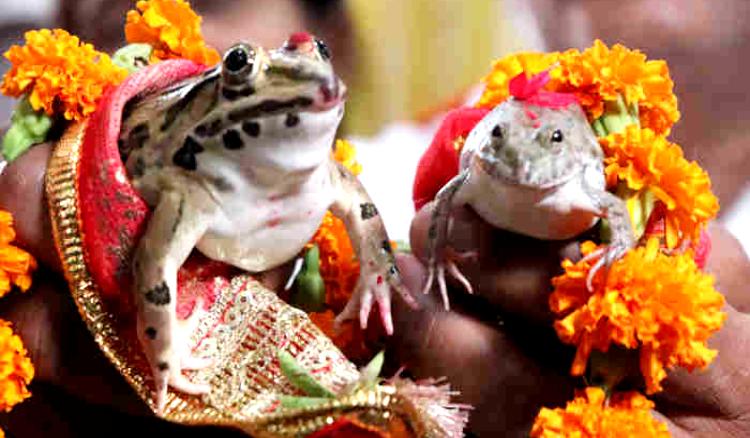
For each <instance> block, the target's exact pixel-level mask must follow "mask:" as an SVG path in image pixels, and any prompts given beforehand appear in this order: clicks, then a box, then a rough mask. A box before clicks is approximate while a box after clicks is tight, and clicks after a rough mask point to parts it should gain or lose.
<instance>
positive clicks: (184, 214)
mask: <svg viewBox="0 0 750 438" xmlns="http://www.w3.org/2000/svg"><path fill="white" fill-rule="evenodd" d="M329 57H330V53H329V51H328V48H327V47H326V46H325V44H324V43H323V42H321V41H320V40H317V39H315V38H313V37H312V36H310V35H308V34H305V33H300V34H294V35H292V37H290V39H289V40H288V41H287V43H286V44H285V45H284V46H282V47H281V48H279V49H276V50H270V51H267V50H264V49H263V48H261V47H257V46H252V45H248V44H244V43H242V44H237V45H235V46H234V47H232V48H230V49H229V50H228V51H227V52H226V53H225V54H224V57H223V61H222V63H220V64H219V65H217V66H216V67H214V68H211V69H209V70H207V71H206V72H204V73H203V74H202V75H201V76H199V77H197V78H193V79H190V80H187V81H184V82H181V83H178V84H177V85H175V86H172V87H170V88H169V89H166V90H163V91H161V92H158V93H154V94H151V95H147V96H141V97H139V98H138V99H137V100H136V101H135V102H134V103H133V104H132V105H131V106H130V108H129V109H127V111H126V114H125V116H124V119H123V125H122V129H121V135H120V138H119V141H120V149H121V154H122V155H123V157H125V159H126V167H127V170H128V174H129V177H130V178H131V181H132V183H133V185H134V186H135V188H136V189H137V190H138V191H139V193H140V194H141V195H142V196H143V198H144V199H145V200H146V202H147V203H148V204H149V205H150V206H152V208H153V215H152V217H151V218H150V220H149V222H148V226H147V228H146V231H145V234H144V236H143V238H142V240H141V241H140V242H139V244H138V247H137V249H136V252H135V255H134V262H133V266H134V267H133V270H134V279H135V282H134V284H135V285H134V289H135V291H134V292H135V298H136V303H137V309H138V334H139V337H140V340H141V343H142V345H143V349H144V350H145V352H146V356H147V358H148V360H149V362H150V365H151V367H152V371H153V374H154V379H155V383H156V395H157V408H158V410H159V411H161V410H162V409H163V406H164V403H165V398H166V392H167V387H168V386H171V387H173V388H175V389H177V390H180V391H183V392H186V393H191V394H201V393H205V392H206V391H208V389H209V388H207V387H204V386H202V385H197V384H194V383H192V382H190V381H189V380H188V379H187V378H186V377H185V376H184V375H183V373H182V370H184V369H195V368H200V367H204V366H207V365H208V364H207V362H206V361H205V360H197V359H195V358H193V357H191V355H190V352H189V351H186V350H187V348H186V347H187V342H186V339H185V337H186V336H187V333H188V332H189V330H188V329H187V327H189V326H190V325H191V324H192V323H193V322H194V321H190V319H191V318H193V319H194V316H191V318H189V320H188V321H180V320H178V319H177V315H176V288H177V270H178V269H179V268H180V266H181V265H182V263H183V262H184V261H185V259H186V258H187V257H188V255H189V254H190V253H191V251H193V248H197V249H198V250H199V251H200V252H201V253H203V254H204V255H206V256H208V257H209V258H211V259H214V260H219V261H222V262H226V263H228V264H231V265H234V266H236V267H239V268H241V269H243V270H246V271H249V272H261V271H266V270H268V269H271V268H274V267H277V266H279V265H281V264H284V263H286V262H287V261H289V260H292V259H294V258H295V257H297V256H298V254H299V253H300V251H301V250H302V249H303V247H304V246H305V244H306V243H307V242H308V241H309V240H310V238H311V237H312V236H313V234H314V233H315V231H316V230H317V229H318V227H319V226H320V224H321V221H322V219H323V216H324V214H325V213H326V211H327V210H329V209H331V210H332V211H333V213H334V214H335V215H337V216H338V217H340V218H342V219H343V221H344V222H345V224H346V228H347V231H348V233H349V236H350V237H351V239H352V243H353V245H354V247H355V250H356V253H357V256H358V257H359V260H360V262H361V263H360V265H361V272H360V277H359V283H358V285H357V287H356V290H355V292H354V295H353V296H352V298H351V300H350V301H349V303H348V304H347V306H346V307H345V309H344V311H343V312H342V314H341V315H339V316H338V321H342V320H345V319H354V318H359V320H360V324H361V325H362V326H363V327H364V326H366V324H367V320H368V317H369V314H370V310H371V308H372V305H373V303H374V302H375V303H377V305H378V307H379V311H380V315H381V319H382V322H383V325H384V327H385V329H386V331H387V332H388V333H389V334H390V333H392V332H393V324H392V322H391V310H390V306H391V288H393V289H395V290H396V291H398V292H399V294H400V295H401V296H402V297H403V298H404V299H405V300H406V301H407V302H409V303H410V304H413V303H414V302H413V298H411V296H410V295H409V293H408V291H407V290H406V289H405V287H404V286H403V284H402V282H401V279H400V276H399V271H398V269H397V267H396V265H395V263H394V255H393V252H392V250H391V245H390V242H389V239H388V236H387V235H386V231H385V228H384V225H383V221H382V219H381V218H380V216H379V214H378V210H377V208H376V207H375V205H373V203H372V201H371V199H370V197H369V196H368V195H367V193H366V192H365V190H364V188H363V187H362V186H361V185H360V183H359V182H358V180H357V179H356V177H354V176H353V175H352V174H351V173H350V172H349V171H348V170H347V169H346V168H344V167H343V166H342V165H340V164H339V163H337V162H336V161H335V160H333V159H332V154H331V147H332V144H333V140H334V136H335V134H336V130H337V128H338V125H339V122H340V121H341V118H342V116H343V113H344V99H345V87H344V84H343V83H342V82H341V80H340V79H339V78H338V76H337V75H336V74H335V73H334V70H333V67H332V65H331V62H330V60H329ZM197 313H198V312H194V315H195V314H197Z"/></svg>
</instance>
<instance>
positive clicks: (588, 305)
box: [550, 239, 726, 394]
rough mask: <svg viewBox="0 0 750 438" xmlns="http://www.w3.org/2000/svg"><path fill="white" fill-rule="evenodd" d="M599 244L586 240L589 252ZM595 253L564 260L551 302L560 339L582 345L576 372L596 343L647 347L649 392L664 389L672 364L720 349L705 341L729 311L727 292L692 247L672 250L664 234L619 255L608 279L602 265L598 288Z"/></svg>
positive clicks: (690, 365)
mask: <svg viewBox="0 0 750 438" xmlns="http://www.w3.org/2000/svg"><path fill="white" fill-rule="evenodd" d="M595 249H596V246H595V245H594V244H593V243H592V242H587V243H585V244H584V245H583V246H582V248H581V250H582V253H583V254H584V255H587V254H590V253H591V252H593V251H594V250H595ZM592 264H593V262H592V261H581V262H578V263H573V262H571V261H568V260H566V261H565V262H563V268H564V269H565V273H564V274H562V275H560V276H558V277H555V278H554V279H553V280H552V284H553V286H554V288H555V290H554V292H553V293H552V295H551V296H550V308H551V309H552V311H553V312H554V313H556V314H558V315H561V316H562V319H560V320H558V321H556V322H555V330H556V331H557V334H558V336H559V337H560V339H561V340H562V341H563V342H565V343H568V344H573V345H576V346H577V347H578V350H577V352H576V357H575V359H574V361H573V366H572V369H571V373H572V374H574V375H581V374H583V372H584V371H585V369H586V365H587V362H588V357H589V354H590V353H591V350H592V349H594V348H595V349H597V350H600V351H603V352H606V351H607V350H608V349H609V347H610V345H611V344H612V343H615V344H617V345H621V346H623V347H625V348H630V349H633V348H640V368H641V373H642V374H643V377H644V379H645V382H646V388H647V392H648V393H649V394H653V393H655V392H657V391H660V390H661V385H660V382H661V381H662V380H663V379H664V377H666V371H665V368H672V367H677V366H680V367H684V368H687V369H688V370H693V369H694V368H704V367H706V366H707V365H708V364H709V363H711V361H712V360H713V358H714V357H715V356H716V351H715V350H711V349H709V348H708V347H707V346H706V342H707V340H708V338H709V337H710V336H711V335H712V334H713V333H714V332H716V331H717V330H719V328H721V326H722V324H723V322H724V319H725V317H726V315H725V314H724V313H723V312H722V311H721V308H722V306H723V304H724V298H723V296H722V295H721V294H720V293H718V292H717V291H716V290H715V289H714V287H713V278H712V277H711V276H709V275H706V274H704V273H702V272H701V271H700V270H699V269H698V267H697V266H696V265H695V262H694V261H693V258H692V254H690V253H689V252H688V253H684V254H680V255H676V256H667V255H665V254H663V253H661V251H660V249H659V242H658V240H657V239H651V240H649V242H648V244H647V245H646V246H645V247H641V248H636V249H634V250H631V251H630V252H628V253H627V254H626V255H625V256H624V257H623V258H622V259H621V260H619V261H617V262H615V263H614V264H613V265H612V266H611V268H610V270H609V272H608V274H607V276H606V283H605V282H604V273H603V271H600V272H599V273H597V276H596V278H595V280H594V291H593V292H589V291H588V289H587V288H586V277H587V275H588V272H589V269H590V268H591V265H592Z"/></svg>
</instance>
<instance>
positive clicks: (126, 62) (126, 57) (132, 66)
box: [112, 43, 153, 73]
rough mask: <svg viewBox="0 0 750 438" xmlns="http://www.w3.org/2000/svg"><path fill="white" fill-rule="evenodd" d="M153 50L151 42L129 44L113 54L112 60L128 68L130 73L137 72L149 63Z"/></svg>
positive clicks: (119, 65)
mask: <svg viewBox="0 0 750 438" xmlns="http://www.w3.org/2000/svg"><path fill="white" fill-rule="evenodd" d="M152 51H153V47H151V45H150V44H140V43H137V44H128V45H127V46H125V47H122V48H120V49H119V50H117V51H116V52H115V53H114V55H112V62H113V63H114V64H115V65H117V66H118V67H122V68H124V69H126V70H127V71H128V73H135V72H137V71H138V70H140V69H142V68H143V67H145V66H147V65H148V60H149V58H151V52H152Z"/></svg>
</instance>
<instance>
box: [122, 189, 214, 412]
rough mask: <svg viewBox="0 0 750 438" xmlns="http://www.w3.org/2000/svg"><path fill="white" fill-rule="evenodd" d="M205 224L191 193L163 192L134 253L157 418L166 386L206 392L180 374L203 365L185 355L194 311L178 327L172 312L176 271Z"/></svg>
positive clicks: (203, 206)
mask: <svg viewBox="0 0 750 438" xmlns="http://www.w3.org/2000/svg"><path fill="white" fill-rule="evenodd" d="M198 205H200V207H198ZM209 220H210V216H209V214H208V213H207V211H206V204H205V203H204V202H202V201H201V202H200V203H199V202H198V201H197V200H196V196H195V192H191V195H188V194H187V192H186V191H182V190H179V191H178V190H167V191H164V192H162V194H161V196H160V199H159V203H158V205H157V207H156V209H155V210H154V213H153V215H152V216H151V219H150V220H149V222H148V227H147V229H146V232H145V234H144V235H143V237H142V238H141V240H140V242H139V243H138V247H137V249H136V252H135V257H134V262H133V268H134V277H135V298H136V300H135V301H136V304H137V309H138V337H139V339H140V341H141V344H142V345H143V349H144V351H145V353H146V357H147V359H148V361H149V364H150V365H151V368H152V371H153V376H154V383H155V391H156V407H157V412H158V413H162V412H163V408H164V404H165V403H166V395H167V386H172V387H174V388H175V389H177V390H179V391H182V392H185V393H189V394H202V393H206V392H208V389H209V388H208V387H207V386H205V385H198V384H194V383H192V382H190V381H189V380H188V379H187V377H185V376H184V375H183V374H182V370H183V369H197V368H201V367H203V366H206V365H208V363H207V362H206V361H203V360H198V359H195V358H191V357H190V354H189V351H188V350H187V348H188V342H187V336H189V333H190V331H189V326H190V325H194V324H192V323H193V322H194V321H192V320H194V319H195V318H197V315H198V314H199V309H198V306H197V305H196V310H194V311H193V315H191V319H189V320H188V321H178V319H177V311H176V310H177V307H176V304H177V303H176V301H177V300H176V298H177V270H178V269H179V268H180V266H181V265H182V263H183V262H184V261H185V259H186V258H187V257H188V255H190V252H191V251H192V249H193V248H194V247H195V245H196V242H198V240H199V239H200V238H201V236H202V235H203V234H204V233H205V231H206V229H207V227H208V224H209Z"/></svg>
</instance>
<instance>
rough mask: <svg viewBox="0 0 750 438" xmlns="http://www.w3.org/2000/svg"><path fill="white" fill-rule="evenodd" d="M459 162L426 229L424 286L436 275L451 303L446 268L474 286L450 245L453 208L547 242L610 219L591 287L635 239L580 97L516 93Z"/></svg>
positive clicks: (473, 136) (473, 137)
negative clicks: (544, 99)
mask: <svg viewBox="0 0 750 438" xmlns="http://www.w3.org/2000/svg"><path fill="white" fill-rule="evenodd" d="M459 166H460V169H459V174H458V175H457V176H456V177H454V178H453V179H452V180H451V181H450V182H448V183H447V184H446V185H445V186H444V187H443V188H442V189H441V190H440V192H439V193H438V194H437V196H436V206H435V209H434V210H433V214H432V222H431V225H430V228H429V230H428V260H429V266H428V278H427V282H426V284H425V286H424V292H425V293H427V292H429V290H430V288H431V287H432V283H433V281H434V280H435V279H437V282H438V285H439V288H440V292H441V294H442V297H443V301H444V303H445V307H446V309H448V308H449V304H448V297H447V290H446V284H445V271H446V270H447V271H448V273H449V274H450V275H452V276H453V277H454V278H456V280H458V281H459V282H460V283H462V284H463V286H464V287H465V288H466V289H467V290H468V291H469V292H471V291H472V286H471V284H470V283H469V282H468V280H467V279H466V278H465V277H464V276H463V275H462V273H461V272H460V271H459V270H458V268H457V266H456V263H455V261H456V260H455V255H453V256H451V254H452V253H451V252H449V251H447V250H446V248H445V244H446V239H447V234H448V228H449V222H450V211H451V209H452V208H453V206H456V205H465V204H468V205H470V206H471V207H472V208H473V209H474V210H475V211H476V212H477V213H478V214H479V216H480V217H481V218H482V219H484V220H485V221H487V222H488V223H490V224H492V225H493V226H495V227H498V228H502V229H505V230H509V231H513V232H516V233H520V234H524V235H528V236H531V237H535V238H539V239H545V240H562V239H568V238H571V237H574V236H576V235H578V234H581V233H582V232H584V231H586V230H588V229H589V228H591V227H592V226H593V225H595V224H596V223H597V221H598V220H599V218H606V219H607V220H608V221H609V224H610V226H611V229H612V241H611V242H610V244H609V246H608V247H607V248H606V249H605V250H603V251H601V252H598V253H596V254H594V255H592V256H597V257H598V256H601V257H600V258H599V260H598V261H597V262H596V263H595V265H594V267H593V268H592V270H591V272H590V275H589V278H588V285H589V287H591V279H592V277H593V275H594V273H595V272H596V271H598V270H599V269H601V268H602V267H603V266H609V265H610V264H611V263H613V262H614V261H615V260H617V259H618V258H620V257H621V256H622V255H623V254H624V253H625V252H626V251H627V250H628V249H630V248H631V247H633V246H634V244H635V242H634V236H633V231H632V227H631V224H630V217H629V215H628V210H627V207H626V205H625V202H624V201H622V200H621V199H620V198H618V197H616V196H615V195H613V194H611V193H610V192H608V191H607V190H606V187H605V179H604V153H603V152H602V150H601V147H600V146H599V143H598V142H597V139H596V136H595V135H594V132H593V131H592V129H591V126H590V125H589V122H588V121H587V119H586V116H585V115H584V113H583V111H582V109H581V107H580V105H579V104H578V103H577V102H572V103H569V104H565V105H564V106H561V107H554V106H546V105H540V104H533V103H530V102H526V101H524V100H521V99H516V98H510V99H509V100H507V101H505V102H504V103H502V104H500V105H498V106H497V107H495V108H494V109H493V110H492V111H490V112H489V113H488V114H487V115H486V116H485V117H484V118H483V119H482V120H481V121H480V122H479V123H478V124H477V125H476V126H475V127H474V129H473V130H472V131H471V132H470V133H469V135H468V136H467V138H466V142H465V143H464V147H463V149H462V151H461V157H460V165H459ZM498 251H502V248H498ZM452 257H453V258H452Z"/></svg>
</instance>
